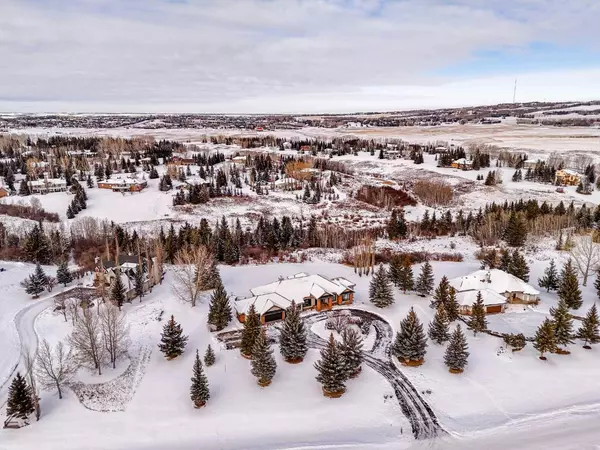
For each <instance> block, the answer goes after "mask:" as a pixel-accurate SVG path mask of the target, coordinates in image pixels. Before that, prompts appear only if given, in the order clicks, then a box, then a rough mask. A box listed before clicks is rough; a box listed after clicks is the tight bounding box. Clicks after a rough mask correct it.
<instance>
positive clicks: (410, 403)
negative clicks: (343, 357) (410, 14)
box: [305, 309, 445, 439]
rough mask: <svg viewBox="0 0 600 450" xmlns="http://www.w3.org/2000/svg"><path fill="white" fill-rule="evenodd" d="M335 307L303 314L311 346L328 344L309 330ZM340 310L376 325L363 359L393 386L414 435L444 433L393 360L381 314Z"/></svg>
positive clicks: (387, 327)
mask: <svg viewBox="0 0 600 450" xmlns="http://www.w3.org/2000/svg"><path fill="white" fill-rule="evenodd" d="M338 311H342V310H334V311H328V312H326V313H319V314H313V315H309V316H307V317H306V319H305V320H306V325H307V328H308V330H309V334H308V342H309V345H310V346H311V347H313V348H317V349H322V348H324V347H325V346H326V345H327V342H326V341H325V339H323V338H321V337H320V336H318V335H317V334H316V333H314V332H313V331H312V330H311V327H312V325H314V324H315V323H317V322H322V321H324V320H327V319H328V318H329V317H330V316H331V315H333V314H336V312H338ZM343 311H350V313H351V314H352V316H355V317H360V318H361V319H363V320H367V321H369V322H371V325H372V326H373V327H374V328H375V333H376V337H375V343H374V344H373V348H372V349H371V350H368V351H364V352H363V353H364V361H365V363H366V364H367V365H368V366H369V367H371V368H372V369H373V370H375V371H376V372H378V373H379V374H380V375H382V376H383V377H384V378H385V379H386V380H388V381H389V383H390V384H391V385H392V387H393V388H394V392H395V394H396V398H397V399H398V402H399V403H400V407H401V408H402V412H403V413H404V415H405V416H406V417H407V418H408V420H409V421H410V424H411V427H412V432H413V434H414V436H415V438H416V439H431V438H435V437H438V436H441V435H444V434H445V432H444V430H443V429H442V427H441V426H440V424H439V422H438V420H437V417H436V416H435V414H434V412H433V410H432V409H431V407H430V406H429V405H428V404H427V402H426V401H425V400H424V399H423V398H422V397H421V395H420V394H419V392H418V391H417V390H416V389H415V387H414V386H413V385H412V383H411V382H410V381H409V380H408V378H406V376H404V374H403V373H402V371H401V370H400V369H399V368H398V367H397V366H396V365H395V364H394V363H393V361H392V358H391V351H390V348H391V344H392V339H393V336H394V332H393V330H392V327H391V326H390V324H389V323H387V322H386V321H385V320H383V319H382V318H381V317H380V316H378V315H376V314H373V313H371V312H368V311H364V310H361V309H345V310H343Z"/></svg>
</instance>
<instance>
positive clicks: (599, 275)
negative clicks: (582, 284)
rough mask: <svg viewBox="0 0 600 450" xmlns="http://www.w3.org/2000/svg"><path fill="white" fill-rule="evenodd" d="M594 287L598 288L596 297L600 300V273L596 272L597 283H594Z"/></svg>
mask: <svg viewBox="0 0 600 450" xmlns="http://www.w3.org/2000/svg"><path fill="white" fill-rule="evenodd" d="M594 287H595V288H596V296H597V297H598V298H599V299H600V271H597V272H596V281H594Z"/></svg>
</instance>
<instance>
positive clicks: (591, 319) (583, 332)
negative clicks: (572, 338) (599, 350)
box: [577, 303, 600, 350]
mask: <svg viewBox="0 0 600 450" xmlns="http://www.w3.org/2000/svg"><path fill="white" fill-rule="evenodd" d="M598 323H599V319H598V309H597V308H596V303H594V304H593V305H592V307H591V308H590V309H589V311H588V312H587V314H586V315H585V317H584V318H583V320H582V321H581V327H580V328H579V330H578V331H577V337H578V338H579V339H582V340H583V341H584V345H583V348H585V349H588V350H589V349H591V348H592V347H590V344H597V343H598V342H600V332H599V331H598Z"/></svg>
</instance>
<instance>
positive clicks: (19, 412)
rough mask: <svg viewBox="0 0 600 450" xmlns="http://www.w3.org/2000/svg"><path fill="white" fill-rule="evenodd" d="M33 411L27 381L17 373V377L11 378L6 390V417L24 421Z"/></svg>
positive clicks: (31, 396)
mask: <svg viewBox="0 0 600 450" xmlns="http://www.w3.org/2000/svg"><path fill="white" fill-rule="evenodd" d="M34 410H35V408H34V406H33V395H32V392H31V388H30V387H29V385H28V384H27V381H25V378H24V377H23V376H21V374H20V373H19V372H17V375H16V376H15V377H14V378H13V380H12V382H11V384H10V387H9V388H8V400H7V402H6V415H7V416H8V417H14V418H16V419H23V420H26V419H27V417H28V416H29V415H30V414H31V413H32V412H33V411H34Z"/></svg>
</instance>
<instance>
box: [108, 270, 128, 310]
mask: <svg viewBox="0 0 600 450" xmlns="http://www.w3.org/2000/svg"><path fill="white" fill-rule="evenodd" d="M115 273H116V276H115V279H114V280H113V282H112V283H111V285H110V300H111V301H112V302H113V303H114V304H115V305H117V306H118V307H119V309H121V307H122V306H123V303H124V302H125V286H124V285H123V280H122V279H121V272H120V271H119V270H116V271H115Z"/></svg>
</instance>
